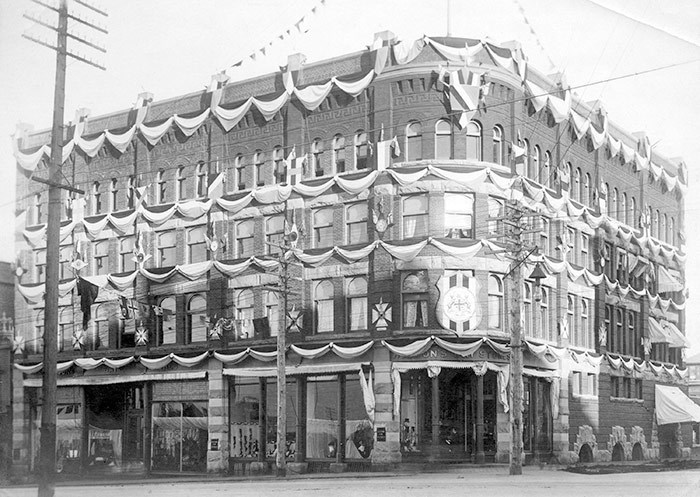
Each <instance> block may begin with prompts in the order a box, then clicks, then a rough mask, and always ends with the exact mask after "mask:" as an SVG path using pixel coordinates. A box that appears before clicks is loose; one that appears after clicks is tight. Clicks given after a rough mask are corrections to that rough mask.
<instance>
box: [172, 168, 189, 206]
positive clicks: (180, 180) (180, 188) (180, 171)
mask: <svg viewBox="0 0 700 497" xmlns="http://www.w3.org/2000/svg"><path fill="white" fill-rule="evenodd" d="M185 180H186V177H185V168H184V167H182V166H180V167H178V168H177V174H176V177H175V183H176V185H177V192H176V193H177V200H185V199H186V198H187V191H186V190H185Z"/></svg>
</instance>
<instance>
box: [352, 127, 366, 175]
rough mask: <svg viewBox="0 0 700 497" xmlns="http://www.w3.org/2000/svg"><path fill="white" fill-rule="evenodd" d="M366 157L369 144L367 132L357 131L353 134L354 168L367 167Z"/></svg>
mask: <svg viewBox="0 0 700 497" xmlns="http://www.w3.org/2000/svg"><path fill="white" fill-rule="evenodd" d="M368 157H369V144H368V143H367V133H365V132H364V131H358V132H357V133H356V134H355V169H367V158H368Z"/></svg>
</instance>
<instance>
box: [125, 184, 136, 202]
mask: <svg viewBox="0 0 700 497" xmlns="http://www.w3.org/2000/svg"><path fill="white" fill-rule="evenodd" d="M126 191H127V208H129V209H133V208H134V207H135V206H136V177H135V176H129V181H128V184H127V190H126Z"/></svg>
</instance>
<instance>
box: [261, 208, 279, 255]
mask: <svg viewBox="0 0 700 497" xmlns="http://www.w3.org/2000/svg"><path fill="white" fill-rule="evenodd" d="M265 233H266V240H267V250H266V253H268V254H277V253H279V252H281V250H282V248H281V247H282V246H283V245H284V216H272V217H268V218H267V219H266V220H265Z"/></svg>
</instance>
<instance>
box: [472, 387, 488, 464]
mask: <svg viewBox="0 0 700 497" xmlns="http://www.w3.org/2000/svg"><path fill="white" fill-rule="evenodd" d="M485 460H486V454H485V453H484V375H477V376H476V459H475V462H476V463H477V464H483V463H484V461H485Z"/></svg>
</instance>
